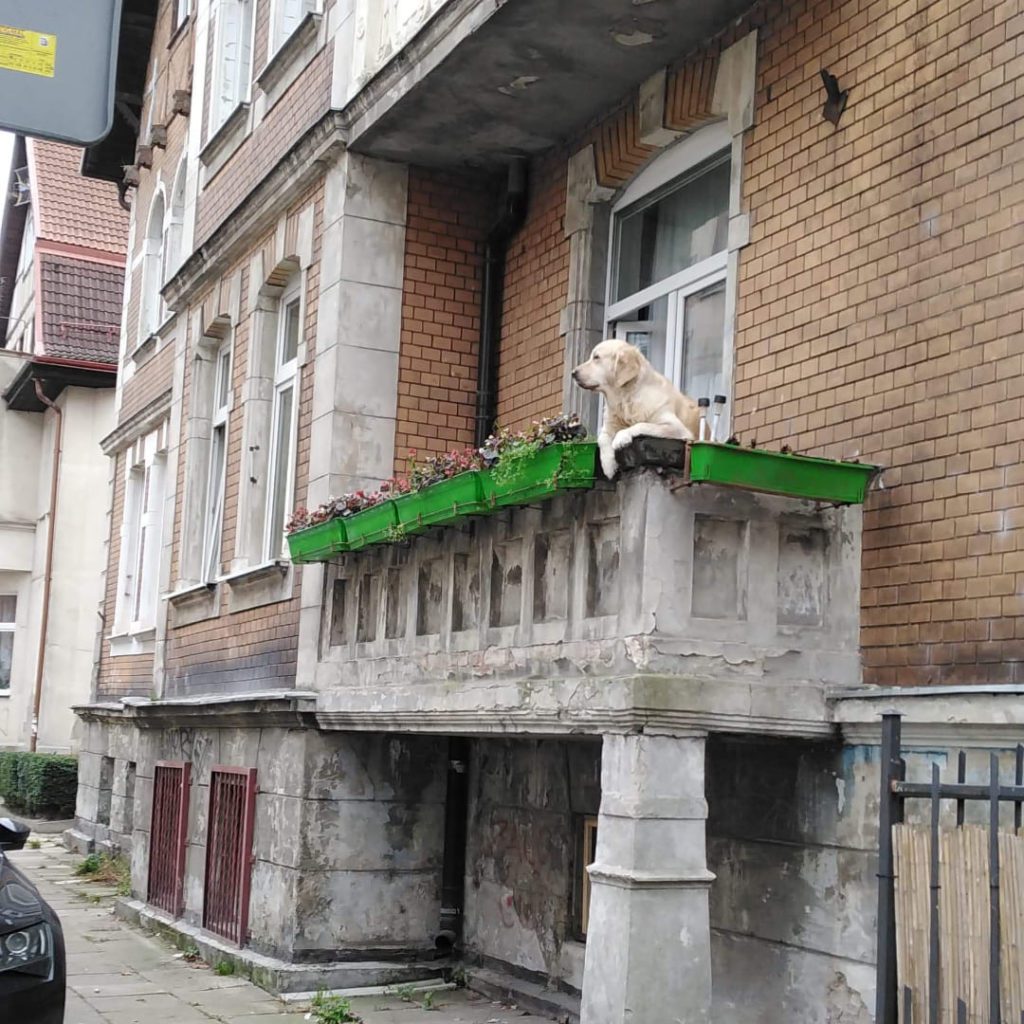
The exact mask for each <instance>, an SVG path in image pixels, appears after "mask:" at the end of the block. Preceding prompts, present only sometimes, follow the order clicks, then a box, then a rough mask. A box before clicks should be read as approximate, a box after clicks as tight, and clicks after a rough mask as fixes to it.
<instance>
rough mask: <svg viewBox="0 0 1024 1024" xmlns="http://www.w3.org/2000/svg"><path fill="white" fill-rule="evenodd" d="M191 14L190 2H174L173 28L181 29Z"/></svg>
mask: <svg viewBox="0 0 1024 1024" xmlns="http://www.w3.org/2000/svg"><path fill="white" fill-rule="evenodd" d="M191 13H192V0H175V6H174V27H175V29H179V28H181V26H182V25H184V24H185V22H186V21H187V20H188V16H189V15H190V14H191Z"/></svg>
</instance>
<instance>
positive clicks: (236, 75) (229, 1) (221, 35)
mask: <svg viewBox="0 0 1024 1024" xmlns="http://www.w3.org/2000/svg"><path fill="white" fill-rule="evenodd" d="M243 34H244V33H243V31H242V5H241V4H240V3H238V0H221V4H220V8H219V10H218V12H217V90H216V93H215V94H214V99H215V101H216V104H217V123H218V124H222V123H223V122H224V121H225V120H227V118H228V116H229V115H230V114H231V112H232V111H233V110H234V109H235V107H236V106H238V102H239V100H240V99H241V95H240V92H239V83H240V82H241V81H242V78H241V62H242V59H243V52H242V50H243V42H242V37H243ZM244 45H245V47H246V48H248V47H249V45H250V44H249V43H248V42H246V43H245V44H244Z"/></svg>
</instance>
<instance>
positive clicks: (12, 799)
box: [0, 750, 78, 819]
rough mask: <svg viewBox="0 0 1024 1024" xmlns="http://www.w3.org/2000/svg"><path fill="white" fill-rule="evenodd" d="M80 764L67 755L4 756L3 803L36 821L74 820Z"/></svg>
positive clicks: (0, 760)
mask: <svg viewBox="0 0 1024 1024" xmlns="http://www.w3.org/2000/svg"><path fill="white" fill-rule="evenodd" d="M77 796H78V760H77V758H74V757H67V756H65V755H63V754H32V753H29V752H27V751H20V750H19V751H5V752H0V800H3V802H4V803H5V804H6V805H7V806H8V807H9V808H10V809H11V810H12V811H17V812H19V813H21V814H27V815H29V816H30V817H33V818H58V819H59V818H73V817H74V816H75V798H76V797H77Z"/></svg>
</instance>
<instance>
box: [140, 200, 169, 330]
mask: <svg viewBox="0 0 1024 1024" xmlns="http://www.w3.org/2000/svg"><path fill="white" fill-rule="evenodd" d="M165 221H166V217H165V210H164V197H163V193H161V192H158V193H157V195H156V198H155V199H154V200H153V205H152V206H151V207H150V210H149V221H148V223H147V225H146V239H145V242H144V243H143V246H144V248H143V256H142V296H141V301H140V303H139V339H140V341H145V340H146V339H147V338H148V337H149V336H150V335H151V334H155V333H156V331H157V330H158V328H159V327H160V324H161V323H162V321H163V315H164V310H163V299H162V297H161V295H160V288H161V286H162V285H163V277H164V252H165V242H166V238H165V233H166V224H165Z"/></svg>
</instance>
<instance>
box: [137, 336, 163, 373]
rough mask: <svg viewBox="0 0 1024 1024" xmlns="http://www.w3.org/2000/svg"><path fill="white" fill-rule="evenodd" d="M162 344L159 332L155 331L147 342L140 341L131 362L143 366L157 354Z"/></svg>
mask: <svg viewBox="0 0 1024 1024" xmlns="http://www.w3.org/2000/svg"><path fill="white" fill-rule="evenodd" d="M159 344H160V334H159V332H158V331H154V332H153V333H152V334H151V335H149V337H147V338H146V339H145V340H143V341H140V342H139V344H138V345H136V346H135V348H134V349H133V350H132V353H131V356H130V358H131V361H132V362H133V363H134V364H135V365H136V366H141V365H142V364H143V363H145V362H147V361H148V359H149V357H150V356H151V355H153V353H154V352H156V349H157V345H159Z"/></svg>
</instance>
